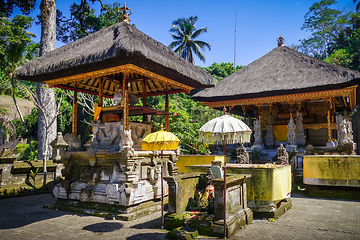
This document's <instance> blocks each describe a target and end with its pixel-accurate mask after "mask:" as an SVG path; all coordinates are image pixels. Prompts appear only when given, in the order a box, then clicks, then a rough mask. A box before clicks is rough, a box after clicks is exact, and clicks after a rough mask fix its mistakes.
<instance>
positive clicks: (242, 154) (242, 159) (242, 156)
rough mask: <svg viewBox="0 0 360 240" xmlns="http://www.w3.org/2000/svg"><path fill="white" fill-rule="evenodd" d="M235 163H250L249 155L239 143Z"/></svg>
mask: <svg viewBox="0 0 360 240" xmlns="http://www.w3.org/2000/svg"><path fill="white" fill-rule="evenodd" d="M236 153H237V161H236V162H237V163H241V164H249V163H250V157H249V153H248V152H247V151H246V148H245V147H244V146H243V145H241V146H240V147H239V148H238V149H237V150H236Z"/></svg>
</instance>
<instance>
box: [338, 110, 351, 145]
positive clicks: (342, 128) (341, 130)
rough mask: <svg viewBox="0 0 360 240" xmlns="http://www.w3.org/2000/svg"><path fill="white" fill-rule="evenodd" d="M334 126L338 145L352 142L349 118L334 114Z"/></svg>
mask: <svg viewBox="0 0 360 240" xmlns="http://www.w3.org/2000/svg"><path fill="white" fill-rule="evenodd" d="M336 128H337V134H338V142H339V144H340V145H345V144H353V143H354V140H353V139H354V137H353V130H352V123H351V120H350V119H346V118H344V117H343V116H342V115H336Z"/></svg>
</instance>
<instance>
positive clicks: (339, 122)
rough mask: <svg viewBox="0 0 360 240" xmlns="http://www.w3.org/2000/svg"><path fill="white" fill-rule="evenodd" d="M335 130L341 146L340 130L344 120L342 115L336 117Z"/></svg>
mask: <svg viewBox="0 0 360 240" xmlns="http://www.w3.org/2000/svg"><path fill="white" fill-rule="evenodd" d="M335 120H336V129H337V139H338V142H339V144H341V143H342V142H343V141H344V130H343V128H342V125H341V123H342V121H343V120H344V117H343V116H342V115H336V117H335Z"/></svg>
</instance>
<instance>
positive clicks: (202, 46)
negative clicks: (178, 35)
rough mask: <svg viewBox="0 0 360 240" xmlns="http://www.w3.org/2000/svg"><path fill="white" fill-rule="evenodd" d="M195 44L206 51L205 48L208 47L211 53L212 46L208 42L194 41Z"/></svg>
mask: <svg viewBox="0 0 360 240" xmlns="http://www.w3.org/2000/svg"><path fill="white" fill-rule="evenodd" d="M193 43H195V44H197V45H199V47H200V48H201V49H202V50H204V51H205V47H207V48H208V50H209V51H210V50H211V45H210V44H209V43H208V42H204V41H198V40H196V41H193Z"/></svg>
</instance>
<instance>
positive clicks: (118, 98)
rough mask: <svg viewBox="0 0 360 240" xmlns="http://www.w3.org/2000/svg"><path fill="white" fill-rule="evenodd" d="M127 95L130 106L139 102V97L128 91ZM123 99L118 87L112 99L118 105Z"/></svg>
mask: <svg viewBox="0 0 360 240" xmlns="http://www.w3.org/2000/svg"><path fill="white" fill-rule="evenodd" d="M128 97H129V104H130V106H134V105H135V104H137V103H139V99H138V98H137V97H136V96H135V95H134V94H132V93H130V92H129V93H128ZM122 99H123V92H122V90H121V89H120V90H119V91H118V92H117V93H115V95H114V98H113V100H114V101H115V102H116V103H117V104H119V105H120V103H121V101H122Z"/></svg>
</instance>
